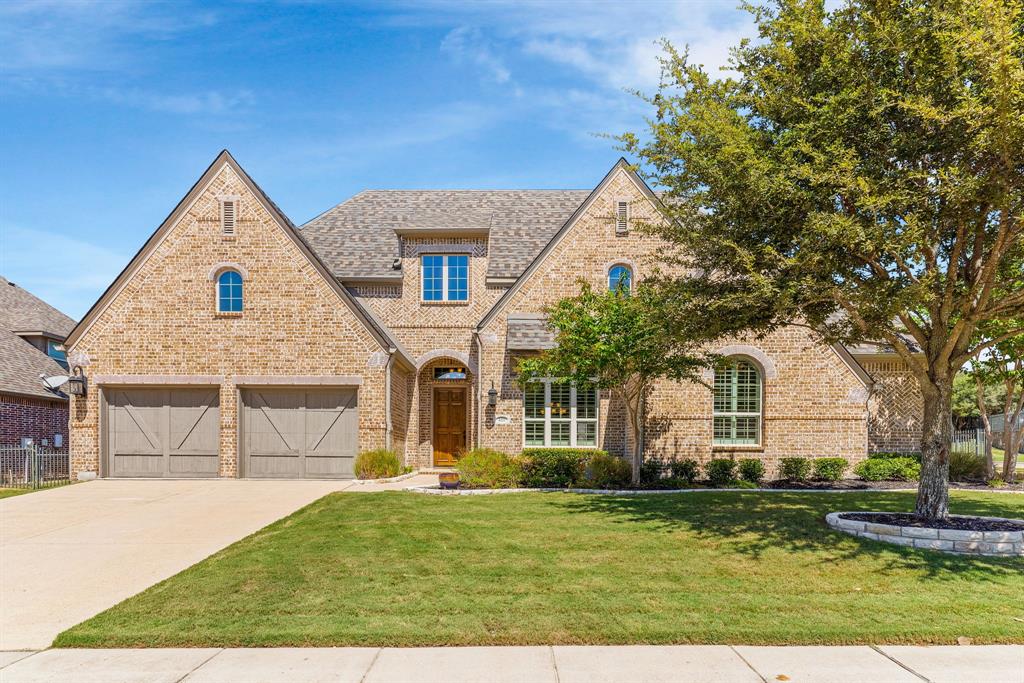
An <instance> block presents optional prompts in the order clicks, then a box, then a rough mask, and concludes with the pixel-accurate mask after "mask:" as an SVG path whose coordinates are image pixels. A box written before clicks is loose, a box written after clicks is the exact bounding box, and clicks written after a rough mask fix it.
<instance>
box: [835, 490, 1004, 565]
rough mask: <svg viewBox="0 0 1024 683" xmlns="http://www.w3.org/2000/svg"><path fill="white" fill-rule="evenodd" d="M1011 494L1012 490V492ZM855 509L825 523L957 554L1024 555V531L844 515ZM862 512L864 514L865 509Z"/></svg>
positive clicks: (864, 535) (855, 533)
mask: <svg viewBox="0 0 1024 683" xmlns="http://www.w3.org/2000/svg"><path fill="white" fill-rule="evenodd" d="M1007 493H1011V492H1009V491H1008V492H1007ZM1012 493H1019V491H1013V492H1012ZM854 512H858V511H852V510H847V511H843V512H830V513H828V514H827V515H825V523H826V524H828V525H829V526H830V527H831V528H833V529H835V530H836V531H841V532H843V533H845V534H850V535H851V536H858V537H860V538H867V539H870V540H872V541H882V542H883V543H891V544H893V545H902V546H906V547H910V548H923V549H926V550H938V551H940V552H944V553H950V554H954V555H983V556H985V557H1015V556H1024V531H971V530H966V529H931V528H928V527H919V526H896V525H893V524H876V523H874V522H865V521H862V520H856V519H843V518H842V515H845V514H854ZM859 512H860V513H861V514H864V511H863V510H861V511H859ZM950 517H968V515H950ZM973 519H990V520H993V521H1001V522H1022V521H1024V520H1019V519H1010V518H1007V517H974V518H973Z"/></svg>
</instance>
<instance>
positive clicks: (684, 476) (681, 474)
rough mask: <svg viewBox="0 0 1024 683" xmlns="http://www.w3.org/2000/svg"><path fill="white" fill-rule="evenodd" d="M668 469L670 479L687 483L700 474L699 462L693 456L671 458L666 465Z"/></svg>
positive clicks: (695, 479)
mask: <svg viewBox="0 0 1024 683" xmlns="http://www.w3.org/2000/svg"><path fill="white" fill-rule="evenodd" d="M668 471H669V474H670V476H671V477H672V479H675V480H676V481H680V482H683V483H684V484H687V485H689V484H692V483H693V482H695V481H697V478H698V477H699V476H700V463H699V462H697V461H696V460H694V459H693V458H685V459H683V460H673V461H672V462H670V463H669V465H668Z"/></svg>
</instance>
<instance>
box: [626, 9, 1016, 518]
mask: <svg viewBox="0 0 1024 683" xmlns="http://www.w3.org/2000/svg"><path fill="white" fill-rule="evenodd" d="M751 11H752V12H753V13H754V16H755V18H756V21H757V25H758V27H759V34H760V35H759V39H758V40H756V41H752V42H744V43H742V44H741V45H740V46H739V47H737V48H735V49H734V50H733V53H732V69H733V71H734V72H735V74H736V75H734V76H728V77H721V78H718V77H713V76H711V75H709V74H708V73H707V72H706V71H705V70H704V69H703V68H702V67H701V66H699V65H696V64H693V63H691V62H690V61H689V60H688V59H687V55H686V53H685V52H679V51H677V50H675V49H674V48H673V47H672V46H671V45H669V44H667V43H666V46H665V47H666V55H665V57H664V59H663V77H662V83H661V85H660V87H659V89H658V92H657V93H655V94H653V95H648V96H645V99H646V100H647V101H648V102H649V103H650V104H651V106H652V108H653V113H652V116H651V117H650V120H649V127H648V129H647V130H646V131H644V132H643V133H641V134H634V133H630V134H626V135H624V136H622V138H621V140H622V142H623V145H624V147H625V148H626V149H627V150H628V151H629V152H631V153H632V154H634V155H635V156H636V157H638V158H639V160H640V161H641V162H642V164H641V170H643V171H644V172H646V173H647V175H648V177H649V179H650V180H652V181H653V182H654V183H655V184H657V185H659V186H660V188H661V189H663V190H664V191H665V193H666V201H665V204H666V210H667V211H668V212H669V213H670V214H671V216H672V218H673V219H674V220H673V221H671V223H669V224H668V225H667V226H664V227H656V226H655V227H653V228H652V229H655V230H657V231H658V232H659V233H660V234H661V235H663V236H664V237H665V238H667V239H668V240H669V241H670V242H672V243H674V244H675V245H677V246H678V250H675V251H674V253H673V254H672V255H670V256H669V257H667V259H666V260H667V261H669V262H670V263H672V264H674V265H679V266H683V272H684V273H685V274H684V275H682V276H678V277H674V278H663V279H662V281H661V285H662V291H663V293H664V295H665V296H666V299H665V311H666V315H667V316H668V317H669V318H670V319H673V320H685V319H686V318H687V317H692V316H694V315H698V316H703V317H704V318H705V320H706V321H707V324H708V325H709V326H715V327H716V328H717V329H718V331H719V332H721V333H722V334H732V333H736V332H739V331H744V330H746V331H754V332H761V333H763V332H767V331H770V330H772V329H774V328H776V327H778V326H780V325H785V324H800V325H807V326H809V327H810V328H812V329H813V330H815V331H816V332H817V333H818V334H819V335H820V336H821V337H822V338H823V339H824V340H827V341H840V342H844V343H856V342H863V341H877V342H883V343H885V344H887V345H889V346H891V347H892V348H893V349H894V350H895V352H896V353H898V354H899V355H900V356H901V357H902V359H903V360H904V361H905V362H906V363H907V365H908V367H909V368H910V370H911V371H912V372H913V374H914V376H915V377H916V378H917V381H918V384H919V385H920V389H921V393H922V394H923V397H924V416H923V435H922V439H921V451H922V460H923V464H922V474H921V482H920V484H919V488H918V497H917V505H916V510H917V513H918V514H920V515H922V516H925V517H929V518H942V517H945V516H946V515H947V514H948V498H949V492H948V473H949V444H950V437H951V432H952V421H951V418H950V402H951V397H952V394H953V380H954V377H955V376H956V374H957V372H959V371H960V369H961V368H962V367H963V366H964V364H965V363H966V362H968V361H969V360H970V359H971V358H972V357H976V356H977V355H978V354H979V353H981V352H982V351H984V350H985V349H986V348H989V347H991V346H992V345H994V344H996V343H998V341H999V339H996V338H989V339H986V340H984V341H979V340H978V337H977V335H976V332H977V328H978V326H979V324H982V323H985V322H986V321H994V320H1010V319H1013V318H1014V317H1019V316H1020V315H1021V312H1022V310H1024V267H1022V261H1024V244H1022V243H1024V238H1022V234H1024V232H1022V231H1024V224H1022V222H1021V213H1022V209H1024V203H1022V200H1024V193H1022V190H1024V173H1022V171H1024V106H1022V103H1024V13H1022V11H1021V5H1020V3H1019V2H1017V1H1016V0H964V1H960V0H860V1H856V0H851V1H850V2H848V3H847V4H844V5H843V6H841V7H839V8H838V9H835V10H833V11H828V10H826V9H825V8H824V6H823V3H822V2H821V0H806V1H805V0H780V2H778V3H777V4H774V5H772V6H770V7H754V8H751ZM1017 332H1019V331H1015V330H1007V332H1006V334H1007V335H1010V336H1012V335H1013V334H1015V333H1017Z"/></svg>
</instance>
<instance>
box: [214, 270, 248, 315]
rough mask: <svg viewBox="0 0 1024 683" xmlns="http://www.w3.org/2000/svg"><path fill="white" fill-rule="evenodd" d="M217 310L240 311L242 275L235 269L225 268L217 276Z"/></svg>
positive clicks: (223, 311) (224, 311)
mask: <svg viewBox="0 0 1024 683" xmlns="http://www.w3.org/2000/svg"><path fill="white" fill-rule="evenodd" d="M217 312H218V313H241V312H242V276H241V274H240V273H239V272H238V271H237V270H225V271H224V272H222V273H221V274H220V275H218V276H217Z"/></svg>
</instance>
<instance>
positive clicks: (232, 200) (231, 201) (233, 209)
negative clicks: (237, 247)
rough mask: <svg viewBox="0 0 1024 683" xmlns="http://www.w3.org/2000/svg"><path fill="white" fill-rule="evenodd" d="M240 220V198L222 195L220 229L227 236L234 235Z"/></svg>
mask: <svg viewBox="0 0 1024 683" xmlns="http://www.w3.org/2000/svg"><path fill="white" fill-rule="evenodd" d="M237 222H238V198H237V197H222V198H221V200H220V231H221V234H222V235H224V236H225V237H234V235H235V226H236V224H237Z"/></svg>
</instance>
